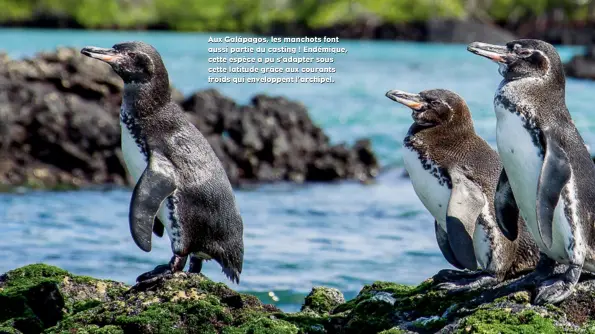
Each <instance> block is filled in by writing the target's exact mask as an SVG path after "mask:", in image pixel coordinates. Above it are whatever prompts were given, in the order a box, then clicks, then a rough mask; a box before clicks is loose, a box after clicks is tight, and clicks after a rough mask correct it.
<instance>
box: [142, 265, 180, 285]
mask: <svg viewBox="0 0 595 334" xmlns="http://www.w3.org/2000/svg"><path fill="white" fill-rule="evenodd" d="M173 273H174V272H173V271H172V270H171V268H170V266H169V264H160V265H158V266H157V267H155V269H153V270H151V271H147V272H146V273H144V274H141V275H139V276H138V277H137V278H136V281H137V282H144V281H148V280H150V279H154V278H158V277H164V276H169V275H172V274H173Z"/></svg>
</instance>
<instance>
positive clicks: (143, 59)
mask: <svg viewBox="0 0 595 334" xmlns="http://www.w3.org/2000/svg"><path fill="white" fill-rule="evenodd" d="M81 53H82V54H84V55H85V56H88V57H91V58H95V59H99V60H101V61H103V62H106V63H108V64H109V65H110V66H111V67H112V68H113V69H114V71H115V72H116V73H117V74H118V75H119V76H120V77H121V78H122V80H124V83H139V84H140V83H147V82H150V81H151V80H153V79H155V78H162V77H164V78H165V79H167V70H166V69H165V65H164V64H163V61H162V60H161V56H160V55H159V52H157V50H155V48H154V47H152V46H151V45H149V44H147V43H143V42H125V43H119V44H116V45H114V46H113V47H112V48H111V49H104V48H98V47H94V46H88V47H85V48H83V49H82V50H81Z"/></svg>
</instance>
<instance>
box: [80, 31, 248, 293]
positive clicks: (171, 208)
mask: <svg viewBox="0 0 595 334" xmlns="http://www.w3.org/2000/svg"><path fill="white" fill-rule="evenodd" d="M81 53H82V54H83V55H86V56H88V57H91V58H95V59H98V60H101V61H103V62H106V63H108V64H109V65H110V66H111V67H112V68H113V70H114V71H115V72H116V73H117V74H118V75H119V76H120V77H121V78H122V80H123V81H124V95H123V99H122V107H121V109H120V125H121V129H122V138H121V140H122V153H123V155H124V160H125V163H126V167H127V170H128V172H129V173H130V174H131V175H132V177H133V178H134V180H135V181H136V184H135V187H134V191H133V194H132V199H131V203H130V216H129V222H130V231H131V234H132V238H133V239H134V241H135V243H136V244H137V246H138V247H139V248H141V249H142V250H144V251H146V252H149V251H150V250H151V232H152V231H153V232H154V233H155V234H156V235H158V236H160V235H162V234H163V228H164V227H165V230H166V231H167V234H168V236H169V238H170V241H171V247H172V251H173V257H172V258H171V260H170V262H169V264H167V265H160V266H157V267H156V268H155V269H154V270H152V271H149V272H147V273H144V274H142V275H140V276H139V277H138V278H137V281H144V280H148V279H151V278H154V277H158V276H162V275H165V274H170V273H173V272H176V271H181V270H183V269H184V267H185V265H186V262H187V259H188V256H189V255H190V267H189V271H190V272H195V273H200V271H201V269H202V262H203V260H210V259H213V260H215V261H217V262H218V263H219V264H220V265H221V267H222V269H223V272H224V273H225V274H226V275H227V277H228V278H229V279H230V280H232V281H233V282H236V283H239V280H240V274H241V272H242V264H243V257H244V243H243V222H242V218H241V216H240V211H239V208H238V206H237V205H236V201H235V197H234V194H233V191H232V187H231V185H230V182H229V179H228V178H227V175H226V173H225V170H224V169H223V167H222V164H221V162H220V161H219V159H218V158H217V156H216V155H215V153H214V152H213V149H212V148H211V146H210V145H209V143H208V142H207V140H206V139H205V138H204V137H203V135H202V134H201V133H200V132H199V131H198V130H197V128H196V127H195V126H194V125H192V124H191V123H190V122H189V121H188V119H187V118H186V116H185V115H184V112H183V111H182V110H181V108H180V107H179V106H178V105H177V104H175V103H174V102H172V100H171V96H170V86H169V78H168V73H167V70H166V68H165V65H164V64H163V61H162V60H161V56H160V55H159V53H158V52H157V50H156V49H155V48H153V47H152V46H151V45H149V44H146V43H143V42H125V43H120V44H116V45H114V46H113V47H112V48H98V47H85V48H83V49H82V50H81Z"/></svg>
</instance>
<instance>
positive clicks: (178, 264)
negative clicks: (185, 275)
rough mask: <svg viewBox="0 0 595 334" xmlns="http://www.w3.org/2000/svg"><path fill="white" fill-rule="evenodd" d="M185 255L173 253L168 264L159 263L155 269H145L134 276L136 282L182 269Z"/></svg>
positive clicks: (184, 263)
mask: <svg viewBox="0 0 595 334" xmlns="http://www.w3.org/2000/svg"><path fill="white" fill-rule="evenodd" d="M186 259H187V256H178V255H174V256H173V257H172V258H171V260H170V261H169V263H168V264H160V265H158V266H157V267H155V269H153V270H151V271H147V272H146V273H144V274H141V275H139V276H138V277H137V278H136V282H144V281H148V280H152V279H155V278H159V277H165V276H170V275H172V274H173V273H175V272H177V271H182V270H183V269H184V266H185V265H186Z"/></svg>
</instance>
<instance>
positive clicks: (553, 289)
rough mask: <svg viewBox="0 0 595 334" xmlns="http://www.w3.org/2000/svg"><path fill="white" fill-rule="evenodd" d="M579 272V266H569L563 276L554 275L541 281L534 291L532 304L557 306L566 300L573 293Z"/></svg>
mask: <svg viewBox="0 0 595 334" xmlns="http://www.w3.org/2000/svg"><path fill="white" fill-rule="evenodd" d="M581 270H582V268H581V266H578V265H570V266H569V268H568V270H566V272H564V273H563V274H558V275H555V276H553V277H552V278H550V279H548V280H546V281H543V282H542V283H541V284H540V285H539V286H538V287H537V289H535V293H536V295H535V299H534V302H533V303H534V304H536V305H544V304H557V303H559V302H561V301H563V300H564V299H566V298H567V297H568V296H570V294H572V291H574V286H575V285H576V283H577V282H578V280H579V277H580V274H581Z"/></svg>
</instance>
